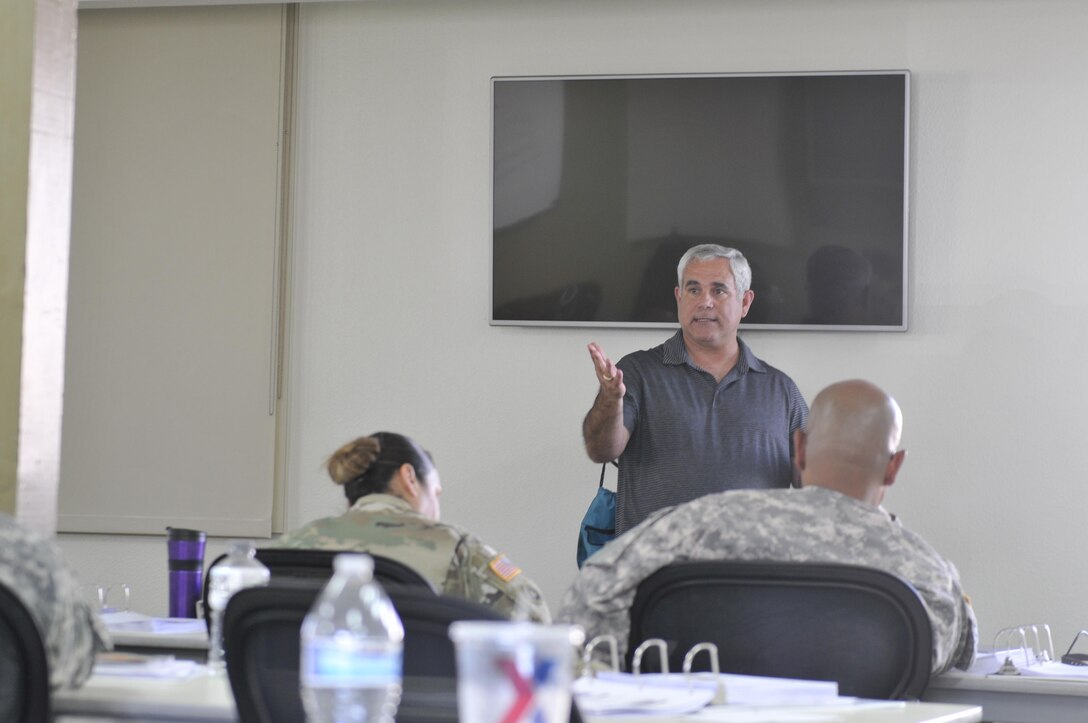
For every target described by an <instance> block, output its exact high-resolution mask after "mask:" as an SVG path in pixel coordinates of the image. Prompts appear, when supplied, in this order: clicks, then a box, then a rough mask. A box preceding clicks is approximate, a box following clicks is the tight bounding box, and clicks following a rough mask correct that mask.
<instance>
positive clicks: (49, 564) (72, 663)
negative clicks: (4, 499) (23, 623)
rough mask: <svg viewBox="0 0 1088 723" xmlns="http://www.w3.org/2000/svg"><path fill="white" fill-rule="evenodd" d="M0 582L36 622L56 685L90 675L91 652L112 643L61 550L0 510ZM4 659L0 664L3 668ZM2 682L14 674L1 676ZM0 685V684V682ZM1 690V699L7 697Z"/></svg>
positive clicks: (70, 684)
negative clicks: (19, 600) (21, 602)
mask: <svg viewBox="0 0 1088 723" xmlns="http://www.w3.org/2000/svg"><path fill="white" fill-rule="evenodd" d="M0 583H3V584H4V585H5V586H7V587H8V588H9V589H10V590H11V591H12V592H14V593H15V594H16V595H17V596H18V597H19V598H20V599H21V600H22V601H23V604H24V605H26V607H27V609H28V610H29V611H30V614H31V615H32V616H33V617H34V619H35V620H36V621H37V623H38V628H39V630H40V631H41V632H42V641H43V642H44V643H45V653H46V657H47V659H48V661H49V679H50V684H51V686H52V687H53V688H54V689H56V688H62V687H77V686H79V685H81V684H82V683H83V682H84V681H85V680H86V679H87V677H88V676H89V675H90V674H91V667H92V666H93V665H94V654H95V652H96V651H98V650H106V649H107V648H109V647H111V646H110V643H109V634H108V633H107V632H106V630H105V627H104V626H103V624H102V622H101V620H100V619H99V618H98V615H97V613H95V612H94V610H93V608H92V607H91V605H90V603H89V602H88V600H87V598H86V597H85V596H84V594H83V591H82V590H81V589H80V586H79V582H78V581H77V579H76V577H75V575H74V574H73V573H72V572H71V571H70V570H69V569H68V567H67V565H66V563H65V561H64V558H63V555H62V553H61V551H60V550H59V549H58V548H57V547H56V546H55V545H54V544H53V543H52V542H51V541H49V540H48V539H46V538H45V537H43V536H42V535H40V534H38V533H37V532H34V531H33V530H28V529H26V528H25V527H22V526H21V525H19V524H18V523H17V522H16V521H15V520H14V519H12V518H11V517H10V516H8V515H5V514H3V513H0ZM3 667H4V664H0V669H3ZM2 677H3V678H4V679H5V680H6V681H7V682H10V681H12V680H13V679H14V678H13V676H11V675H7V674H4V675H3V676H2ZM0 687H2V685H0ZM5 693H6V691H3V690H0V699H4V700H7V699H8V698H7V697H6V696H5Z"/></svg>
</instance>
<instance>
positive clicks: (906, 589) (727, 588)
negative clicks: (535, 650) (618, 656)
mask: <svg viewBox="0 0 1088 723" xmlns="http://www.w3.org/2000/svg"><path fill="white" fill-rule="evenodd" d="M649 638H662V639H664V640H665V641H666V642H667V643H668V647H669V670H671V671H677V670H680V669H681V666H682V664H683V658H684V655H685V654H686V653H687V651H688V650H690V649H691V647H692V646H693V645H695V644H697V643H700V642H704V641H706V642H712V643H714V644H716V645H717V646H718V653H719V659H720V667H721V671H722V672H724V673H740V674H747V675H766V676H774V677H781V678H802V679H808V680H834V681H837V682H838V684H839V693H840V694H841V695H849V696H858V697H862V698H880V699H911V700H913V699H917V698H919V697H920V696H921V695H922V692H923V691H924V690H925V687H926V685H927V684H928V683H929V675H930V669H931V665H932V654H933V638H932V633H931V628H930V622H929V617H928V616H927V614H926V610H925V607H924V606H923V604H922V600H921V598H920V597H919V595H918V592H917V591H916V590H915V589H914V587H913V586H911V585H910V584H909V583H907V582H905V581H904V580H903V579H901V578H899V577H897V576H895V575H892V574H889V573H887V572H884V571H882V570H876V569H873V568H868V567H858V566H852V565H836V564H815V563H814V564H808V563H777V562H720V561H711V562H686V563H677V564H673V565H669V566H667V567H664V568H662V569H660V570H658V571H657V572H655V573H653V574H652V575H650V576H649V577H647V578H646V579H645V580H643V581H642V583H641V584H640V585H639V586H638V590H637V592H636V594H635V600H634V603H633V605H632V607H631V634H630V638H629V648H628V653H627V663H628V666H630V663H631V658H632V656H633V652H634V649H635V648H636V647H637V646H638V645H639V644H640V643H642V642H643V641H644V640H647V639H649ZM656 657H657V656H656V655H655V654H653V653H652V652H651V651H647V653H646V654H645V656H644V658H643V661H642V662H643V665H642V669H643V670H647V669H656V667H657V665H658V664H659V661H657V660H656ZM696 661H697V663H700V664H701V665H699V666H698V667H700V668H701V669H703V670H706V669H708V665H707V663H708V661H707V656H704V655H700V656H697V657H696Z"/></svg>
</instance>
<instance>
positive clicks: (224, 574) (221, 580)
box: [207, 540, 270, 670]
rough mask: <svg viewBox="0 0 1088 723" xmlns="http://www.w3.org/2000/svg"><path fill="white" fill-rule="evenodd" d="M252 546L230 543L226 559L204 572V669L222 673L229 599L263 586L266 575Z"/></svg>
mask: <svg viewBox="0 0 1088 723" xmlns="http://www.w3.org/2000/svg"><path fill="white" fill-rule="evenodd" d="M256 554H257V550H255V549H254V547H253V543H252V542H248V541H241V540H240V541H237V542H232V543H230V546H229V548H228V549H227V556H226V557H225V558H223V559H222V560H220V561H219V562H218V563H217V564H215V565H212V569H211V570H209V571H208V600H207V603H208V612H209V614H210V615H211V640H210V641H209V642H208V665H209V666H210V667H212V668H213V669H217V670H218V669H222V668H223V666H224V665H225V660H224V653H223V611H225V610H226V609H227V602H228V601H229V600H230V598H231V595H233V594H234V593H236V592H238V591H239V590H241V589H242V588H246V587H256V586H258V585H267V584H268V578H269V577H270V573H269V572H268V568H267V567H265V566H264V565H263V564H262V563H261V562H260V561H259V560H257V559H256V557H255V555H256Z"/></svg>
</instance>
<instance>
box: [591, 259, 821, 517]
mask: <svg viewBox="0 0 1088 723" xmlns="http://www.w3.org/2000/svg"><path fill="white" fill-rule="evenodd" d="M676 275H677V283H678V286H677V287H676V289H675V291H674V293H675V296H676V313H677V317H678V318H679V321H680V327H681V328H680V331H678V332H676V334H675V335H674V336H673V337H672V338H671V339H669V340H668V341H666V342H665V343H664V344H661V345H660V346H656V347H654V348H653V349H648V350H646V351H637V352H634V353H631V354H628V355H627V356H625V357H623V358H622V359H620V361H619V363H618V364H614V363H613V362H612V361H611V360H610V359H609V358H608V357H607V356H605V354H604V352H603V351H602V350H601V348H600V347H599V346H597V344H596V343H591V344H590V345H589V354H590V356H591V357H592V359H593V365H594V367H595V369H596V372H597V380H598V381H599V382H600V385H601V386H600V389H599V390H598V392H597V398H596V400H594V402H593V407H592V408H590V410H589V413H588V414H587V415H586V418H585V421H584V422H583V423H582V436H583V438H584V440H585V445H586V452H587V453H588V454H589V458H590V459H592V460H593V461H594V462H608V461H610V460H613V459H617V458H618V459H619V487H618V489H617V495H616V533H617V534H620V533H622V532H624V531H626V530H629V529H631V528H632V527H634V526H635V525H637V524H638V523H639V522H641V521H642V520H644V519H646V517H647V516H648V515H649V514H650V513H652V512H654V511H655V510H658V509H660V508H662V507H668V506H670V505H676V504H679V503H681V502H687V501H689V500H693V499H696V498H698V497H702V496H703V495H706V494H710V493H712V492H722V491H724V490H732V489H742V488H759V489H769V488H775V487H789V486H790V485H791V484H793V480H794V476H793V469H794V468H793V461H792V447H791V435H792V434H793V432H794V430H797V429H801V428H802V427H804V425H805V422H806V421H807V419H808V405H806V404H805V400H804V398H803V397H802V396H801V393H800V391H798V389H797V385H796V384H794V383H793V380H792V379H790V378H789V377H788V376H786V375H785V374H783V373H782V372H780V371H778V370H777V369H775V368H774V367H772V366H770V365H769V364H766V363H764V362H763V361H761V360H760V359H758V358H757V357H756V355H755V354H753V353H752V351H751V350H750V349H749V348H748V345H747V344H745V343H744V342H743V341H741V340H740V339H739V338H738V337H737V326H738V325H739V324H740V321H741V319H743V318H744V317H745V316H746V315H747V314H748V309H749V308H750V307H751V305H752V300H753V299H754V298H755V293H754V292H753V291H752V290H751V288H750V287H751V282H752V270H751V267H749V266H748V261H747V259H745V258H744V256H743V255H742V254H741V253H740V252H739V251H737V250H736V249H730V248H726V247H724V246H718V245H716V244H703V245H699V246H695V247H693V248H691V249H688V251H687V252H686V253H685V254H684V255H683V256H682V257H681V258H680V263H679V264H678V265H677V269H676Z"/></svg>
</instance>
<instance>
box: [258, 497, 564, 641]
mask: <svg viewBox="0 0 1088 723" xmlns="http://www.w3.org/2000/svg"><path fill="white" fill-rule="evenodd" d="M277 544H278V546H280V547H295V548H308V549H323V550H356V551H360V552H371V553H373V554H375V555H382V556H384V557H389V558H392V559H394V560H397V561H399V562H403V563H404V564H405V565H408V566H409V567H411V568H413V569H415V570H416V571H418V572H419V573H420V574H422V575H423V577H425V578H427V579H428V580H429V581H430V582H431V584H432V585H434V586H435V588H436V589H438V590H439V591H440V592H442V593H444V594H446V595H453V596H455V597H460V598H465V599H466V600H471V601H473V602H478V603H481V604H484V605H487V606H488V607H491V608H494V609H495V610H497V611H498V612H500V613H502V614H504V615H507V616H513V615H515V614H516V613H517V614H520V611H519V606H521V608H520V609H524V611H525V614H527V615H528V617H529V619H531V620H535V621H537V622H545V623H546V622H551V614H550V613H549V612H548V606H547V605H546V604H545V602H544V597H543V595H541V592H540V588H538V587H537V586H536V584H535V583H534V582H533V581H532V580H530V579H529V578H528V577H526V576H525V574H524V573H523V572H522V571H521V569H520V568H518V567H516V566H515V565H514V564H513V563H512V562H510V560H509V559H507V557H506V556H505V555H502V554H500V553H498V552H496V551H495V550H494V549H493V548H492V547H490V546H488V545H486V544H484V543H483V542H482V541H481V540H479V539H478V538H476V537H475V536H473V535H471V534H469V533H468V532H465V531H464V530H462V529H460V528H459V527H455V526H454V525H448V524H446V523H443V522H435V521H434V520H431V519H429V518H427V517H424V516H423V515H421V514H419V513H418V512H416V511H415V510H413V509H412V507H411V505H409V504H408V503H407V502H405V501H404V500H402V499H400V498H399V497H396V496H393V495H384V494H370V495H365V496H363V497H360V498H359V499H358V500H356V502H355V504H354V505H352V506H351V508H350V509H349V510H348V511H347V512H346V513H344V514H343V515H341V516H340V517H326V518H324V519H321V520H316V521H314V522H311V523H310V524H308V525H306V526H305V527H302V528H300V529H298V530H295V531H293V532H290V533H288V534H286V535H284V536H283V537H282V538H280V540H279V542H278V543H277Z"/></svg>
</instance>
